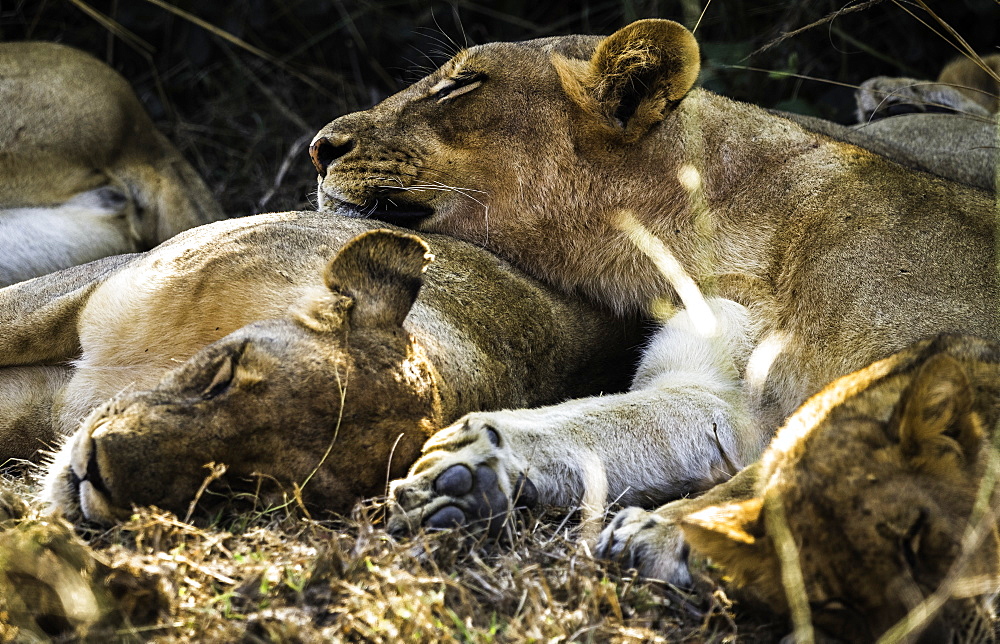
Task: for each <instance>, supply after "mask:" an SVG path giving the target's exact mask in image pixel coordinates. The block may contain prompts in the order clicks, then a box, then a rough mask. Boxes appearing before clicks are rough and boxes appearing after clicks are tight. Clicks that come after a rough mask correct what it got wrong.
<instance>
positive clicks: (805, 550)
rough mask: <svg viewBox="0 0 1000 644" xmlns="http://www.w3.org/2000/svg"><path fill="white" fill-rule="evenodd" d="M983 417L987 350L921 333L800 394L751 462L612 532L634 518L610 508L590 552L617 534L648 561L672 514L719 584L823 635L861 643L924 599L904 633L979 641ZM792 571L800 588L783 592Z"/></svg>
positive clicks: (987, 523) (991, 542) (989, 443)
mask: <svg viewBox="0 0 1000 644" xmlns="http://www.w3.org/2000/svg"><path fill="white" fill-rule="evenodd" d="M998 420H1000V348H998V345H996V344H995V343H991V342H986V341H983V340H980V339H977V338H971V337H966V336H941V337H939V338H936V339H932V340H924V341H921V342H918V343H917V344H915V345H913V346H912V347H910V348H907V349H905V350H903V351H901V352H899V353H896V354H894V355H892V356H890V357H889V358H886V359H884V360H881V361H879V362H876V363H874V364H872V365H870V366H868V367H865V368H864V369H862V370H860V371H857V372H855V373H852V374H850V375H847V376H844V377H842V378H839V379H838V380H835V381H834V382H833V383H831V384H830V385H828V386H827V387H826V388H824V389H823V390H822V391H821V392H820V393H818V394H816V395H815V396H813V397H812V398H810V399H809V400H808V401H807V402H806V403H805V404H804V405H803V406H802V407H800V408H799V409H798V411H796V412H795V413H794V414H792V416H791V417H789V419H788V421H787V422H786V423H785V425H784V427H782V429H781V430H780V431H779V432H778V434H777V435H776V436H775V438H774V440H773V441H772V442H771V445H770V447H769V448H768V449H767V451H765V453H764V455H763V457H762V458H761V461H760V463H759V464H758V465H756V466H754V467H751V468H747V469H746V470H744V471H743V472H741V473H740V474H739V475H738V476H737V477H735V478H734V479H732V480H731V481H729V482H728V483H726V484H724V485H720V486H718V487H717V488H716V489H713V490H712V491H710V492H708V493H707V494H705V495H704V496H702V497H698V498H692V499H685V500H681V501H677V502H675V503H672V504H670V505H668V506H666V507H665V508H663V509H661V510H659V511H657V513H656V514H655V515H648V517H647V521H648V523H649V525H648V526H646V527H644V528H643V529H642V530H639V531H634V530H633V531H631V533H630V534H628V535H613V534H611V532H614V531H615V530H620V529H621V526H622V525H624V526H626V527H625V530H626V532H629V528H628V527H627V526H629V525H631V526H633V527H635V526H636V525H637V524H636V523H635V522H634V521H633V522H630V521H627V520H623V519H624V518H625V517H619V519H618V520H616V522H615V523H614V524H612V527H611V531H610V532H609V533H606V534H605V542H604V543H603V544H601V547H602V548H607V547H609V546H610V545H611V544H613V543H619V544H620V543H622V542H623V537H625V536H628V538H630V539H631V540H632V543H631V545H630V546H629V550H630V552H631V553H632V554H636V555H638V556H640V557H642V558H648V559H649V560H655V559H656V558H657V553H667V552H669V550H670V549H671V547H672V543H671V541H672V538H673V537H672V530H671V528H672V526H671V522H674V521H677V520H681V521H682V523H683V529H684V533H685V535H686V537H687V540H688V542H689V543H690V544H691V547H692V548H693V549H694V551H695V552H697V553H698V554H700V555H703V556H708V557H710V558H711V559H712V560H713V561H714V562H715V563H717V564H719V565H721V566H722V572H723V573H725V574H726V576H727V578H730V579H731V580H732V581H733V583H735V584H737V585H747V586H748V589H747V590H748V591H749V592H750V593H752V594H753V595H754V596H756V597H758V598H759V599H762V600H763V601H764V602H765V603H766V604H767V605H769V606H771V607H773V608H776V609H778V610H779V611H781V612H788V610H789V606H790V605H791V606H792V610H795V609H798V610H800V611H801V610H803V609H805V611H806V615H807V616H809V617H811V621H812V623H813V624H815V626H816V627H817V628H818V629H821V630H822V631H823V632H824V634H825V635H827V636H831V635H832V636H836V637H838V638H839V639H841V640H843V641H847V642H866V641H874V640H875V639H877V638H878V637H880V636H881V635H883V634H884V633H885V632H886V631H888V630H889V629H890V628H891V627H893V625H894V624H896V623H897V622H898V621H899V620H901V619H903V617H905V616H906V615H907V614H908V613H910V612H911V611H914V610H915V609H917V607H918V605H920V604H921V602H927V603H926V604H925V606H923V608H924V609H926V614H925V615H923V617H924V620H923V621H922V623H919V624H916V625H915V626H918V627H919V628H916V629H914V631H913V632H911V633H910V637H913V638H915V637H916V636H917V635H918V634H919V632H920V631H921V630H923V629H924V628H926V629H927V631H926V633H925V636H926V637H925V639H923V640H921V641H935V642H959V641H960V642H986V641H993V635H992V615H993V613H992V609H991V608H990V602H991V601H992V596H993V593H994V592H995V588H996V584H997V581H996V580H997V579H998V577H1000V540H998V534H997V529H996V519H997V517H996V514H995V510H994V509H991V508H994V507H995V505H996V501H995V500H993V501H990V502H989V503H986V504H984V505H981V507H979V508H978V510H976V509H974V508H975V507H976V504H977V503H982V502H983V501H984V500H986V499H988V498H989V495H991V494H994V493H995V489H994V487H995V476H996V473H997V471H996V468H997V466H998V464H1000V462H998V460H997V451H996V448H995V446H994V445H993V444H994V441H995V438H996V437H995V432H996V425H997V421H998ZM988 473H989V474H988ZM984 477H985V478H984ZM990 477H993V478H990ZM984 493H985V494H986V496H985V497H983V496H982V495H983V494H984ZM980 497H982V498H980ZM781 535H787V536H784V537H783V536H781ZM658 538H663V539H665V540H666V541H665V542H664V543H660V542H658ZM789 543H790V544H794V546H793V547H794V548H795V549H797V554H795V553H791V554H786V552H785V551H784V549H785V548H787V547H788V545H787V544H789ZM604 554H611V553H608V552H605V553H604ZM626 563H631V562H626ZM796 570H797V571H798V574H799V575H801V587H802V589H803V591H804V593H805V595H804V596H801V595H798V594H797V593H796V591H795V590H794V589H793V590H790V591H786V588H788V587H789V586H788V583H789V581H788V580H789V578H790V577H789V574H790V571H796ZM786 592H787V593H788V594H787V597H791V599H786ZM942 605H943V608H942ZM939 609H941V610H940V612H939ZM917 614H920V613H919V612H918V613H915V615H917ZM894 641H896V640H894ZM906 641H911V640H909V639H907V640H906Z"/></svg>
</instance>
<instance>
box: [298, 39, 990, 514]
mask: <svg viewBox="0 0 1000 644" xmlns="http://www.w3.org/2000/svg"><path fill="white" fill-rule="evenodd" d="M633 41H634V42H633ZM604 43H611V44H613V46H605V45H604ZM651 52H655V55H652V54H651ZM619 54H620V55H622V56H625V57H626V60H621V59H616V58H615V57H616V56H619ZM639 54H641V56H639ZM636 56H639V57H640V58H641V59H642V60H643V61H646V62H648V61H651V60H659V61H662V64H661V66H660V67H658V68H655V69H650V68H649V66H647V65H646V64H643V65H640V66H639V68H638V69H640V70H641V73H638V74H637V75H635V76H633V77H632V78H631V79H630V80H631V81H632V82H624V81H622V80H621V79H619V78H618V77H617V75H618V74H619V73H620V72H623V70H628V69H632V68H633V67H632V63H631V62H629V61H632V62H634V61H635V60H636ZM697 60H698V52H697V45H696V43H695V42H694V39H693V38H692V37H691V35H690V34H689V33H688V32H686V31H685V30H684V29H683V28H680V27H679V26H678V25H676V24H675V23H670V22H668V21H641V22H640V23H637V24H635V25H630V26H629V27H626V28H625V29H623V30H621V31H620V32H618V33H616V34H614V35H612V36H610V37H609V38H608V39H607V40H604V39H601V38H599V37H586V36H567V37H558V38H546V39H541V40H534V41H528V42H521V43H490V44H486V45H482V46H478V47H474V48H471V49H469V50H466V51H463V52H461V53H460V54H459V55H458V56H456V57H455V58H454V59H453V60H452V61H450V62H449V63H447V64H445V65H444V66H443V67H441V68H440V69H439V70H437V71H436V72H434V73H432V74H431V75H430V76H428V77H427V78H425V79H423V80H421V81H419V82H417V83H415V84H414V85H412V86H411V87H409V88H408V89H406V90H404V91H403V92H400V93H399V94H397V95H395V96H392V97H390V98H388V99H387V100H386V101H384V102H383V103H381V104H379V105H377V106H375V107H373V108H372V109H370V110H367V111H364V112H358V113H354V114H349V115H346V116H343V117H341V118H339V119H337V120H335V121H333V122H331V123H330V124H328V125H327V126H326V127H324V128H323V129H322V130H320V132H319V133H318V134H317V136H316V138H315V139H314V141H313V146H312V150H313V154H314V161H315V162H316V165H317V168H318V169H319V171H320V176H319V184H318V188H319V190H318V196H319V202H320V205H321V207H322V208H333V207H341V206H343V205H347V206H349V207H352V208H354V209H355V210H356V211H357V212H360V213H368V214H371V215H372V216H375V217H377V218H383V219H385V220H387V221H395V222H398V223H402V224H404V225H408V226H412V227H414V228H417V229H419V230H431V231H436V232H442V233H447V234H450V235H454V236H456V237H460V238H463V239H467V240H470V241H473V242H474V243H477V244H480V245H482V246H484V247H486V248H488V249H490V250H493V251H495V252H497V253H498V254H500V255H502V256H505V257H508V258H509V259H511V260H512V261H513V262H515V263H516V264H518V265H520V266H522V267H524V268H525V269H526V270H528V271H529V272H531V273H533V274H534V275H536V276H538V277H539V278H541V279H543V280H544V281H547V282H549V283H551V284H554V285H556V286H557V287H559V288H561V289H563V290H565V291H568V292H574V293H582V294H584V295H586V296H587V297H589V298H591V299H593V300H594V301H596V302H599V303H601V304H603V305H606V306H610V307H614V308H615V309H617V310H618V311H620V312H623V313H625V312H644V313H652V314H655V315H657V316H658V317H662V318H664V319H666V318H669V313H670V311H672V310H675V309H676V307H677V306H679V305H681V304H682V303H683V304H684V305H687V306H690V303H691V301H693V300H692V298H691V297H685V295H684V293H683V292H682V291H683V290H684V289H687V290H688V291H690V290H691V286H692V285H693V286H694V290H698V289H700V290H701V291H702V292H704V293H705V294H707V295H709V296H722V297H724V298H729V299H732V300H734V301H736V302H739V303H740V304H742V305H743V306H745V307H746V310H747V323H746V327H747V334H748V336H749V338H750V343H751V345H752V351H751V355H750V357H749V360H748V361H747V363H746V364H747V365H748V372H747V373H740V374H738V376H747V377H746V378H745V380H744V381H743V386H744V391H743V396H744V397H743V398H742V401H743V403H744V404H745V405H746V406H747V414H749V418H750V422H748V423H745V424H744V423H740V422H731V423H716V427H717V429H718V436H714V435H710V434H709V433H707V432H704V431H703V426H704V423H703V422H699V423H696V424H695V425H694V426H692V425H691V424H689V423H687V422H677V423H674V422H672V421H671V419H670V418H657V420H656V421H655V423H652V424H651V425H650V426H648V427H647V428H646V429H644V430H641V431H639V432H633V431H632V429H631V428H632V426H633V422H632V421H633V419H628V420H624V419H622V418H619V417H617V416H616V415H615V413H614V411H613V410H614V409H615V405H614V404H612V405H610V406H609V407H608V413H607V414H606V415H602V413H601V412H600V411H599V410H597V411H595V412H594V413H593V414H592V420H591V421H590V422H588V424H587V426H586V428H585V429H583V428H579V427H578V426H576V425H565V426H563V425H558V424H556V425H550V426H548V427H549V429H548V430H547V431H546V433H545V434H544V435H536V433H535V432H536V429H535V428H536V427H537V426H538V424H537V423H535V422H534V420H533V415H532V413H530V412H517V414H516V416H500V415H498V416H496V417H492V416H488V417H485V418H481V422H479V425H484V426H486V427H493V426H492V425H491V424H490V423H492V422H493V421H494V420H495V421H496V424H497V425H498V426H499V427H500V431H499V436H500V439H501V441H500V442H501V443H503V444H505V445H506V444H510V443H511V442H516V441H517V440H519V439H518V437H519V436H520V435H521V433H522V432H523V433H525V434H526V435H527V436H535V437H537V438H538V440H535V441H534V442H533V443H532V445H531V448H530V450H528V451H524V452H516V450H508V451H506V452H503V451H502V450H499V449H498V448H497V447H496V446H495V445H494V446H491V442H490V441H487V440H485V438H483V437H490V436H494V434H490V433H489V431H486V430H485V429H482V428H480V429H479V430H477V431H478V432H479V433H478V434H477V435H478V436H479V437H480V438H478V439H476V440H475V441H473V443H474V445H475V447H468V449H465V448H464V447H463V450H464V451H462V455H461V456H457V455H456V453H457V452H456V450H458V449H459V448H458V447H457V446H454V445H452V444H451V443H448V442H435V441H432V442H431V443H430V444H429V446H428V449H430V448H431V447H432V446H435V445H441V449H439V450H437V451H429V452H428V454H427V455H426V456H425V457H424V458H425V459H427V460H425V461H424V462H425V463H427V462H431V461H432V460H433V461H434V462H436V463H438V464H437V465H435V466H433V467H424V468H422V469H420V470H419V471H417V470H416V469H415V470H414V472H413V473H412V474H411V476H410V477H409V478H407V479H405V480H403V481H401V482H398V483H397V484H396V487H395V490H396V491H397V499H398V500H400V507H399V508H398V515H397V516H398V517H399V521H400V523H405V524H406V525H414V524H415V523H419V522H420V521H421V520H423V518H425V517H427V516H429V513H432V512H433V510H434V509H435V508H441V507H444V506H447V505H448V504H459V505H460V504H461V503H465V501H461V500H460V499H457V497H456V498H450V497H448V496H447V495H441V494H438V493H437V492H436V491H435V484H434V482H435V480H436V476H437V475H438V474H441V473H443V472H444V471H446V470H447V469H448V468H450V467H453V466H455V465H458V464H464V465H466V466H467V467H469V468H476V467H478V466H479V465H480V464H483V463H486V464H489V467H490V468H492V469H495V470H496V471H497V472H498V473H499V475H500V478H501V482H500V486H501V487H502V488H504V490H503V491H504V492H505V493H506V492H508V491H509V490H508V489H507V487H509V486H508V483H505V482H504V479H505V477H506V478H510V476H512V475H513V474H514V473H517V474H519V475H523V474H526V475H527V476H528V477H529V479H530V476H531V474H530V473H531V472H532V471H535V472H545V471H547V470H559V469H562V470H563V471H580V470H582V469H583V467H584V463H591V462H593V461H595V460H596V462H597V464H598V465H599V467H600V468H603V469H604V470H605V471H606V472H628V473H629V475H628V476H623V477H617V476H615V477H611V476H609V477H606V479H607V483H608V485H607V489H606V490H601V491H600V494H598V495H597V496H604V497H606V498H605V501H608V500H614V499H617V498H623V497H624V498H631V497H629V495H630V494H636V493H635V492H634V490H635V489H641V490H647V489H657V490H660V491H661V492H662V493H663V494H665V495H681V494H684V493H686V492H691V491H694V490H696V489H698V488H699V487H700V486H701V485H702V484H703V482H704V478H703V476H701V472H702V471H703V468H704V466H705V464H704V463H703V462H701V461H700V459H701V457H700V456H698V455H699V454H702V453H705V452H707V451H709V450H710V449H712V448H713V447H714V445H715V444H716V442H720V443H721V444H723V445H736V444H741V445H763V444H764V443H765V442H766V439H767V437H769V436H770V435H771V433H772V432H773V431H774V430H775V429H776V428H777V427H778V426H779V424H780V423H781V421H782V420H783V419H784V418H785V417H786V416H787V415H788V414H789V413H791V412H792V411H793V410H794V409H795V408H796V407H797V406H798V405H799V404H801V403H802V402H803V401H804V400H805V399H806V398H807V397H808V396H809V395H811V394H812V393H813V392H815V391H817V390H819V389H820V388H821V387H822V386H824V385H825V384H826V383H827V382H829V381H830V380H832V379H834V378H836V377H838V376H840V375H843V374H845V373H849V372H851V371H853V370H855V369H858V368H860V367H862V366H864V365H866V364H868V363H870V362H872V361H873V360H876V359H878V358H881V357H884V356H885V355H887V354H889V353H891V352H893V351H896V350H899V349H901V348H903V347H905V346H907V345H908V344H910V343H911V342H913V341H915V340H917V339H919V338H922V337H926V336H928V335H932V334H935V333H939V332H942V331H955V332H966V333H972V334H976V335H981V336H984V337H987V338H997V337H1000V324H998V317H997V313H998V310H997V303H998V302H1000V299H998V296H1000V288H998V284H997V269H996V258H995V251H994V249H995V239H994V237H995V236H994V232H993V231H994V229H995V221H994V220H995V202H994V199H993V196H992V195H991V194H989V193H987V192H985V191H982V190H976V189H974V188H971V187H968V186H965V185H960V184H958V183H951V182H948V181H945V180H942V179H940V178H936V177H933V176H931V175H928V174H924V173H921V172H915V171H913V170H911V169H908V168H905V167H902V166H900V165H897V164H896V163H893V162H892V161H891V160H889V159H888V158H886V157H883V156H880V155H879V154H875V153H873V152H871V151H868V150H865V149H862V148H859V147H856V146H854V145H851V144H849V143H846V142H844V141H838V140H835V139H832V138H829V137H827V136H825V135H823V134H821V133H818V132H816V131H814V130H811V129H808V128H805V127H802V126H801V125H799V124H797V123H795V122H793V121H791V120H788V119H786V118H782V117H779V116H776V115H774V114H771V113H768V112H767V111H765V110H762V109H759V108H757V107H754V106H751V105H746V104H742V103H738V102H734V101H731V100H728V99H726V98H723V97H720V96H717V95H715V94H712V93H710V92H707V91H704V90H701V89H698V88H692V87H691V84H692V83H693V78H694V71H695V70H696V64H697V62H696V61H697ZM677 61H682V64H680V65H678V64H676V63H677ZM607 70H613V72H614V74H615V75H616V79H615V80H614V82H611V83H610V85H609V84H606V83H605V84H602V83H601V82H595V78H596V77H597V76H599V75H600V74H602V73H605V72H606V71H607ZM470 77H474V78H476V79H477V83H478V84H477V85H476V86H475V87H474V88H473V89H471V90H467V91H466V89H465V87H466V85H464V84H463V81H462V79H467V78H470ZM611 86H613V87H614V88H616V89H615V90H614V91H610V92H608V91H603V90H601V88H606V87H611ZM460 87H461V88H462V90H461V91H459V90H458V88H460ZM430 186H434V188H433V189H431V188H430ZM637 240H641V241H637ZM688 346H689V344H688V340H687V339H684V340H680V341H679V344H677V345H676V346H675V347H673V350H675V351H676V352H677V353H678V355H683V354H684V352H685V351H686V350H687V347H688ZM699 377H700V376H693V379H692V380H691V381H690V382H688V383H687V386H688V387H695V388H696V387H698V386H699V385H700V384H701V383H702V382H703V381H701V380H699ZM704 382H705V383H709V384H710V383H712V382H713V381H712V380H711V379H708V380H705V381H704ZM712 386H719V387H721V390H722V391H726V390H728V388H730V387H732V386H734V385H733V383H732V382H727V383H725V384H722V385H712ZM633 393H635V392H633ZM705 400H707V399H705ZM597 406H598V407H599V404H598V405H597ZM641 407H642V408H643V409H645V410H646V412H645V413H646V417H647V418H651V417H652V416H654V415H655V409H654V408H656V407H657V405H655V404H653V403H650V402H649V401H644V402H643V403H641ZM568 409H571V407H569V408H568ZM660 409H661V410H662V409H663V408H662V407H661V408H660ZM722 409H724V406H721V405H717V404H716V403H714V402H712V403H708V402H703V403H702V404H701V405H696V406H695V407H693V408H687V409H686V410H685V417H688V416H693V417H696V418H700V419H709V418H712V415H713V413H715V412H717V411H719V410H722ZM548 413H550V412H548V411H544V410H543V411H540V412H538V414H539V416H538V417H542V416H544V415H545V414H548ZM737 417H738V416H737ZM512 418H517V419H518V420H517V421H516V422H510V419H512ZM459 426H461V425H459ZM459 426H456V427H459ZM493 429H494V430H496V428H495V427H493ZM449 431H456V430H449ZM692 432H694V433H692ZM726 432H731V433H729V434H728V435H727V434H726ZM740 432H745V435H742V436H741V435H739V434H740ZM580 433H582V435H581V436H577V434H580ZM637 435H641V436H642V440H636V436H637ZM692 436H694V437H695V438H692ZM470 440H471V439H470ZM588 441H589V442H591V443H592V444H599V445H601V447H600V448H599V449H597V450H595V451H594V452H590V453H588V452H585V451H581V450H579V449H577V448H576V447H573V446H574V445H577V444H579V443H581V442H588ZM527 442H528V441H525V443H527ZM692 442H694V443H697V445H696V446H692ZM473 443H470V442H469V441H464V442H460V444H461V445H463V446H469V445H472V444H473ZM455 445H458V444H455ZM567 446H569V447H567ZM515 452H516V453H515ZM594 454H596V459H595V458H593V456H594ZM536 455H538V456H536ZM663 455H671V458H672V459H676V460H677V461H678V462H685V463H689V464H694V463H697V465H696V466H695V465H689V468H692V469H688V470H687V471H684V472H677V471H676V470H672V469H667V468H657V467H656V465H655V464H656V463H658V462H659V459H662V458H663ZM686 456H691V458H686ZM550 457H551V458H555V459H557V462H555V463H551V462H549V461H547V460H546V459H548V458H550ZM739 457H740V459H742V460H743V461H744V462H745V461H746V460H747V459H748V458H752V456H750V455H746V456H745V455H742V454H740V455H739ZM587 467H590V466H589V465H588V466H587ZM656 479H658V480H656ZM578 480H579V477H576V478H574V477H571V476H567V477H565V479H564V481H565V483H563V484H561V485H560V484H558V483H557V484H555V485H554V486H550V487H546V488H545V491H544V493H543V494H542V495H541V500H542V501H548V500H559V501H560V502H574V501H576V502H579V501H581V500H583V499H584V498H587V499H590V500H592V499H593V495H590V494H588V493H587V491H586V490H585V486H584V485H582V484H578ZM632 483H636V484H637V485H636V486H633V485H632ZM505 486H506V487H505ZM639 496H641V495H639V494H636V498H638V497H639ZM655 500H658V498H657V497H655V495H654V496H653V497H652V498H650V499H649V501H655Z"/></svg>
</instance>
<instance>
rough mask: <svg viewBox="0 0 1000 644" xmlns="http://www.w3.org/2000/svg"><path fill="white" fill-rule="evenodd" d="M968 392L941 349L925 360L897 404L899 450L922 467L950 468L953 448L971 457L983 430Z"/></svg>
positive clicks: (955, 364) (963, 379)
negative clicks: (940, 352) (940, 351)
mask: <svg viewBox="0 0 1000 644" xmlns="http://www.w3.org/2000/svg"><path fill="white" fill-rule="evenodd" d="M974 397H975V396H974V392H973V389H972V384H971V383H970V382H969V377H968V375H966V373H965V370H964V369H963V368H962V365H961V364H960V363H959V362H958V361H957V360H955V359H954V358H952V357H951V356H948V355H945V354H938V355H935V356H933V357H931V358H930V359H929V360H927V361H926V362H925V363H924V364H923V365H922V366H921V367H920V371H919V372H918V373H917V376H916V378H915V379H914V381H913V382H912V383H911V384H910V387H909V388H908V389H907V391H906V392H905V393H904V394H903V397H902V400H901V401H900V404H899V407H898V408H897V417H898V419H899V442H900V447H901V449H902V451H903V455H904V456H905V457H906V458H908V459H910V461H911V463H913V464H914V465H915V466H916V467H920V468H922V469H926V468H928V467H931V468H945V469H948V468H950V467H951V466H952V463H953V461H952V460H951V459H950V458H949V455H954V454H955V453H956V451H960V453H961V455H962V457H963V459H964V461H965V462H966V463H972V462H974V461H975V457H976V455H977V454H978V453H979V449H980V447H981V446H982V442H983V436H984V432H983V428H982V422H981V421H980V419H979V415H978V414H977V413H976V412H975V411H973V409H972V406H973V402H974Z"/></svg>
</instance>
